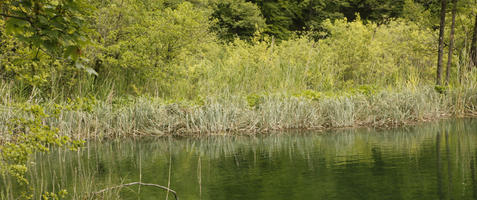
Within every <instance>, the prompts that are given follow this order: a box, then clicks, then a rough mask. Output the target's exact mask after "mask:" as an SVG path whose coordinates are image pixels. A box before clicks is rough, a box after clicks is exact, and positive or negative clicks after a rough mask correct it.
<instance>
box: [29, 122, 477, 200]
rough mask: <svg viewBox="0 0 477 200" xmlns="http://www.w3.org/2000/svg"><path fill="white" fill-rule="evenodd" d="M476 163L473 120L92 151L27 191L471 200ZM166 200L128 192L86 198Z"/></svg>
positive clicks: (36, 178) (143, 143) (56, 166)
mask: <svg viewBox="0 0 477 200" xmlns="http://www.w3.org/2000/svg"><path fill="white" fill-rule="evenodd" d="M476 165H477V120H470V119H465V120H449V121H444V122H439V123H430V124H425V125H418V126H414V127H408V128H400V129H393V130H369V129H359V130H341V131H332V132H289V133H280V134H271V135H267V136H259V137H249V136H240V137H225V136H214V137H207V138H182V139H178V138H174V139H172V138H163V139H140V140H122V141H112V142H106V143H89V144H87V145H86V147H85V148H84V149H83V150H82V151H81V152H73V153H68V152H66V151H63V150H58V151H54V152H53V153H52V154H51V155H49V156H44V155H43V156H42V155H39V156H38V157H37V162H36V165H35V170H32V172H31V174H32V175H31V179H32V181H31V183H32V185H33V186H34V187H35V188H37V191H52V190H57V189H58V188H66V189H67V190H68V191H69V196H68V197H69V198H71V199H80V198H81V199H82V198H85V193H87V192H92V191H98V190H100V189H102V188H106V187H110V186H113V185H117V184H120V183H129V182H134V181H141V182H145V183H155V184H160V185H165V186H167V185H169V186H170V188H172V189H174V190H176V191H177V193H178V196H179V198H180V199H182V200H189V199H204V200H206V199H210V200H222V199H223V200H233V199H247V200H252V199H260V200H281V199H283V200H285V199H286V200H290V199H346V200H348V199H477V178H476V176H477V173H476V169H475V168H476V167H477V166H476ZM169 181H170V182H169ZM168 182H169V183H168ZM166 195H167V194H166V192H164V191H162V190H158V189H156V188H153V187H145V186H142V187H140V188H139V187H137V186H133V187H128V188H123V189H121V190H113V191H110V192H107V193H104V194H102V195H98V196H95V197H92V196H89V197H87V198H89V199H92V198H100V199H101V198H104V199H118V198H122V199H166ZM168 199H174V198H173V196H172V195H171V194H169V195H168Z"/></svg>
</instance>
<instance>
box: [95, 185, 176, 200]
mask: <svg viewBox="0 0 477 200" xmlns="http://www.w3.org/2000/svg"><path fill="white" fill-rule="evenodd" d="M132 185H143V186H153V187H157V188H160V189H163V190H166V191H168V192H171V193H172V194H174V198H175V199H176V200H179V197H177V193H176V191H174V190H172V189H169V188H168V187H165V186H162V185H158V184H152V183H141V182H132V183H126V184H121V185H117V186H114V187H110V188H105V189H102V190H100V191H97V192H95V193H93V194H94V195H98V194H101V193H103V192H106V191H109V190H114V189H121V188H123V187H128V186H132Z"/></svg>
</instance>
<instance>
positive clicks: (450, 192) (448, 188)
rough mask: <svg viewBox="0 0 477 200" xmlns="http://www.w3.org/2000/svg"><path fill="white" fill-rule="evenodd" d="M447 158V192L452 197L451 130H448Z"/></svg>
mask: <svg viewBox="0 0 477 200" xmlns="http://www.w3.org/2000/svg"><path fill="white" fill-rule="evenodd" d="M446 159H447V178H448V179H447V180H448V184H449V185H447V194H448V195H449V197H450V199H453V198H452V171H451V170H452V168H451V157H450V148H449V132H448V131H446Z"/></svg>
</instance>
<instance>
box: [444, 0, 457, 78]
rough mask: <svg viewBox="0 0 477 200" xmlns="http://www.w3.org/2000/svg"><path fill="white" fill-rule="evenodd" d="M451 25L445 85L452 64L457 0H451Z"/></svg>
mask: <svg viewBox="0 0 477 200" xmlns="http://www.w3.org/2000/svg"><path fill="white" fill-rule="evenodd" d="M452 4H453V8H452V25H451V32H450V36H449V37H450V38H449V40H450V42H449V55H448V57H447V68H446V85H448V84H449V76H450V68H451V65H452V52H453V50H454V32H455V14H456V12H457V0H452Z"/></svg>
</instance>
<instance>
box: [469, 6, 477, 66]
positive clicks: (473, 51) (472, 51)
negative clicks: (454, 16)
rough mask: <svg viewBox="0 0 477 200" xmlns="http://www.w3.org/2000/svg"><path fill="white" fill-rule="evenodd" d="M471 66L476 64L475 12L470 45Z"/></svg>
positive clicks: (476, 35) (476, 28)
mask: <svg viewBox="0 0 477 200" xmlns="http://www.w3.org/2000/svg"><path fill="white" fill-rule="evenodd" d="M470 58H471V63H472V64H471V66H477V14H476V15H475V25H474V34H473V37H472V45H471V47H470Z"/></svg>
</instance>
